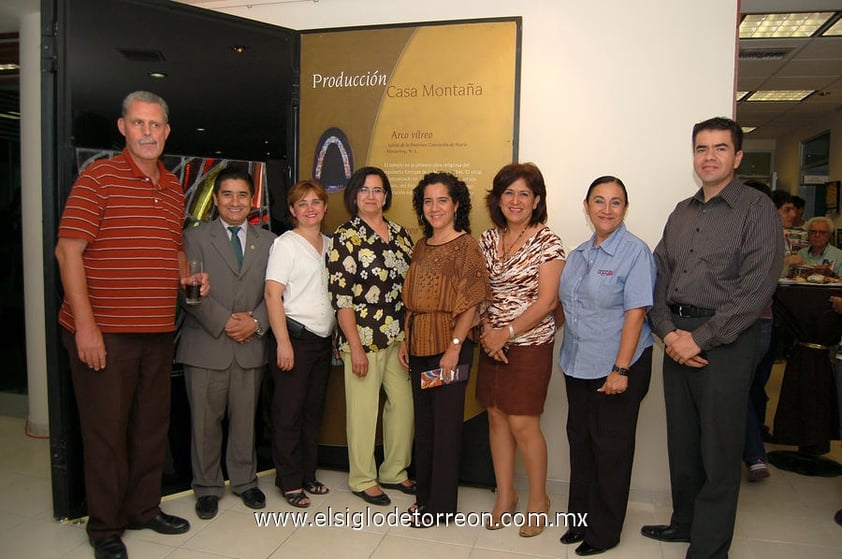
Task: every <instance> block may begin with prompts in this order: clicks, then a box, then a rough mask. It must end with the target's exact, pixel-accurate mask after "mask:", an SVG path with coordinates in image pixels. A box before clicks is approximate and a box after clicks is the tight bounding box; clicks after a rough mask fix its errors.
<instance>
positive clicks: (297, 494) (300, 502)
mask: <svg viewBox="0 0 842 559" xmlns="http://www.w3.org/2000/svg"><path fill="white" fill-rule="evenodd" d="M284 499H286V500H287V503H289V504H290V505H292V506H294V507H298V508H300V509H306V508H307V507H309V506H310V497H308V496H307V495H306V494H305V493H304V491H300V490H299V491H290V492H289V493H284ZM305 500H306V501H307V502H306V503H305V502H304V501H305Z"/></svg>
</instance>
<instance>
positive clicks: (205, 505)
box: [196, 495, 219, 520]
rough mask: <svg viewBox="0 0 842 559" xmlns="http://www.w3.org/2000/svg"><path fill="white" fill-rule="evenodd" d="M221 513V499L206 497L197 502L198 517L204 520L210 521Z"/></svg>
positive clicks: (214, 496) (211, 496)
mask: <svg viewBox="0 0 842 559" xmlns="http://www.w3.org/2000/svg"><path fill="white" fill-rule="evenodd" d="M218 511H219V497H217V496H216V495H204V496H202V497H199V498H198V499H197V500H196V516H198V517H199V518H201V519H202V520H210V519H211V518H213V517H214V516H216V513H217V512H218Z"/></svg>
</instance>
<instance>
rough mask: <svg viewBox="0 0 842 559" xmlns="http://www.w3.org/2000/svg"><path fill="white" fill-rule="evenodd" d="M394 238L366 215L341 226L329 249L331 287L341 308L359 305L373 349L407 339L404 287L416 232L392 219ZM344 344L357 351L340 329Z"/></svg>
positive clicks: (365, 338)
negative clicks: (374, 226)
mask: <svg viewBox="0 0 842 559" xmlns="http://www.w3.org/2000/svg"><path fill="white" fill-rule="evenodd" d="M386 224H387V225H388V227H389V239H388V240H385V239H383V238H381V237H380V235H378V234H377V233H375V232H374V229H372V228H371V227H370V226H369V225H368V224H367V223H366V222H365V221H363V220H362V219H361V218H360V217H354V218H353V219H351V221H348V222H346V223H343V224H342V225H340V226H339V227H338V228H337V229H336V232H335V233H334V234H333V238H332V240H331V247H330V249H329V250H328V253H327V268H328V273H329V279H328V282H329V284H328V289H329V291H330V299H331V303H332V304H333V307H334V308H335V309H337V310H338V309H347V308H351V309H354V314H355V315H356V319H357V331H358V332H359V335H360V340H361V341H362V344H363V348H365V350H366V351H367V352H370V351H379V350H381V349H385V348H386V347H388V346H389V345H391V344H393V343H395V342H400V341H401V340H403V339H404V333H403V318H404V306H403V302H402V301H401V291H402V290H403V281H404V278H405V277H406V271H407V269H408V268H409V262H410V260H411V259H412V244H413V243H412V237H410V236H409V233H408V232H407V231H406V229H404V228H403V227H401V226H400V225H398V224H397V223H394V222H391V221H388V220H386ZM339 349H340V350H341V351H345V352H348V351H351V349H350V346H349V345H348V340H347V339H346V338H345V336H344V334H343V333H342V329H341V328H340V329H339Z"/></svg>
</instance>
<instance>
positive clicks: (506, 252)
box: [500, 225, 529, 260]
mask: <svg viewBox="0 0 842 559" xmlns="http://www.w3.org/2000/svg"><path fill="white" fill-rule="evenodd" d="M527 229H529V225H527V226H526V227H524V228H523V229H522V230H521V232H520V235H518V236H517V238H516V239H515V242H513V243H512V244H511V245H509V248H506V235H508V233H509V228H508V227H506V228H505V229H503V238H502V239H500V244H501V245H503V259H504V260H505V259H507V258H509V253H510V252H511V250H512V249H513V248H515V245H517V243H518V241H520V238H521V237H523V234H524V233H526V230H527Z"/></svg>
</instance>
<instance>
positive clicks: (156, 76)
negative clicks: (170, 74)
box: [147, 72, 167, 80]
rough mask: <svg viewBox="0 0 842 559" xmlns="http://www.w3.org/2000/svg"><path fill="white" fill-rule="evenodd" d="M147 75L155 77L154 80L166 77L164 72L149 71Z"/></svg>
mask: <svg viewBox="0 0 842 559" xmlns="http://www.w3.org/2000/svg"><path fill="white" fill-rule="evenodd" d="M147 75H148V76H149V77H150V78H155V79H156V80H162V79H164V78H166V77H167V74H166V73H165V72H149V73H148V74H147Z"/></svg>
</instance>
